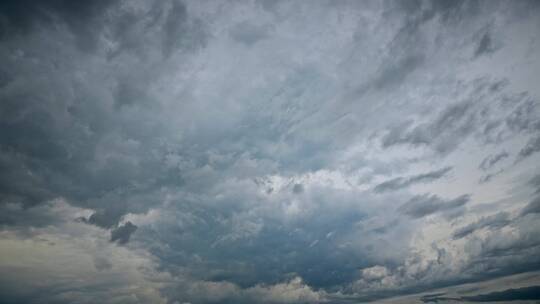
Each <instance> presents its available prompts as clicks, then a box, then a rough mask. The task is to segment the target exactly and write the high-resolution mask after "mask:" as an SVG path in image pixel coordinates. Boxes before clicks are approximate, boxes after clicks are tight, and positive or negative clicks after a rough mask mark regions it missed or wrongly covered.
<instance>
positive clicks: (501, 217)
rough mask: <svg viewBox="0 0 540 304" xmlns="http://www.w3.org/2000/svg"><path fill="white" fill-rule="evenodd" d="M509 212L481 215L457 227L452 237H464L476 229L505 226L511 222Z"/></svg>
mask: <svg viewBox="0 0 540 304" xmlns="http://www.w3.org/2000/svg"><path fill="white" fill-rule="evenodd" d="M511 222H512V221H511V218H510V214H508V213H506V212H499V213H497V214H495V215H492V216H488V217H483V218H481V219H480V220H478V221H476V222H473V223H471V224H469V225H467V226H465V227H462V228H459V229H457V230H456V231H454V233H453V235H452V237H453V238H454V239H455V240H456V239H461V238H464V237H466V236H468V235H470V234H472V233H473V232H475V231H476V230H479V229H483V228H488V229H499V228H502V227H505V226H507V225H509V224H510V223H511Z"/></svg>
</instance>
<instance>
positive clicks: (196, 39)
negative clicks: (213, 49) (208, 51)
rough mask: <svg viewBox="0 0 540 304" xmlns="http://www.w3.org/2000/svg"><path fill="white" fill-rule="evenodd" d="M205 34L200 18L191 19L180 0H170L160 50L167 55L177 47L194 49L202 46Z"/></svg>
mask: <svg viewBox="0 0 540 304" xmlns="http://www.w3.org/2000/svg"><path fill="white" fill-rule="evenodd" d="M206 36H207V34H206V33H205V28H204V24H203V23H202V21H201V20H198V19H191V18H189V16H188V12H187V7H186V5H185V4H184V3H183V2H181V1H172V8H171V9H170V10H169V11H168V14H167V19H166V20H165V23H164V24H163V40H162V50H163V54H164V56H165V57H169V56H170V55H171V54H172V53H173V52H174V51H176V50H177V49H180V48H181V49H189V50H196V49H198V48H200V47H202V46H204V44H205V41H206Z"/></svg>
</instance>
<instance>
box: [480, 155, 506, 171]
mask: <svg viewBox="0 0 540 304" xmlns="http://www.w3.org/2000/svg"><path fill="white" fill-rule="evenodd" d="M508 156H510V155H509V154H508V153H507V152H506V151H503V152H500V153H497V154H494V155H489V156H487V157H486V158H484V160H482V163H480V166H479V167H478V168H480V169H482V170H484V171H485V170H489V169H490V168H491V167H493V166H495V165H496V164H497V163H498V162H500V161H502V160H504V159H505V158H508Z"/></svg>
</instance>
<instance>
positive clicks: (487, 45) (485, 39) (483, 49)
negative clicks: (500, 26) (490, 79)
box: [474, 33, 495, 57]
mask: <svg viewBox="0 0 540 304" xmlns="http://www.w3.org/2000/svg"><path fill="white" fill-rule="evenodd" d="M494 51H495V49H494V47H493V42H492V41H491V35H490V34H489V33H485V34H484V35H483V36H482V39H480V42H479V43H478V48H476V50H475V51H474V57H478V56H482V55H485V54H490V53H493V52H494Z"/></svg>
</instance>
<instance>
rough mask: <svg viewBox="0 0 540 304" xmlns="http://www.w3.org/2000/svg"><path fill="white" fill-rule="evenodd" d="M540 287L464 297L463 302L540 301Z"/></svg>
mask: <svg viewBox="0 0 540 304" xmlns="http://www.w3.org/2000/svg"><path fill="white" fill-rule="evenodd" d="M539 299H540V286H530V287H523V288H515V289H507V290H503V291H496V292H492V293H488V294H481V295H476V296H469V297H462V300H465V301H471V302H506V301H518V300H539Z"/></svg>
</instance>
